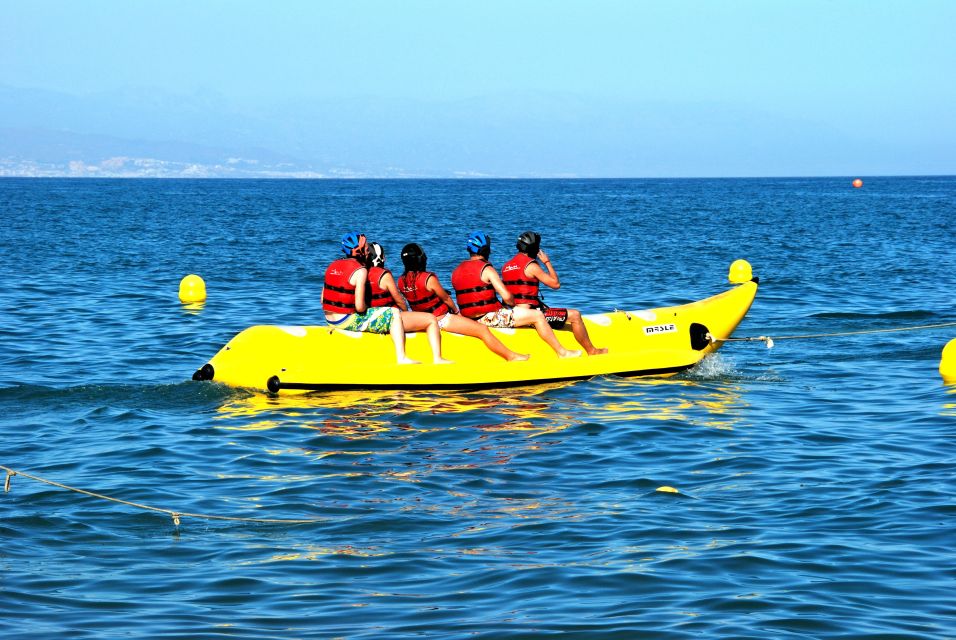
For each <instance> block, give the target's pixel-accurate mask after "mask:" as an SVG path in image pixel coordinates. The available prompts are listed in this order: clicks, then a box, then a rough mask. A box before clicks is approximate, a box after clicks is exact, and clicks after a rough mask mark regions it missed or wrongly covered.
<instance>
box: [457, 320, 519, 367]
mask: <svg viewBox="0 0 956 640" xmlns="http://www.w3.org/2000/svg"><path fill="white" fill-rule="evenodd" d="M447 318H448V319H447V320H446V322H447V324H446V325H445V331H449V332H451V333H457V334H460V335H463V336H471V337H472V338H478V339H480V340H481V341H482V342H484V343H485V346H486V347H488V348H489V349H491V350H492V351H493V352H494V353H495V354H497V355H499V356H501V357H502V358H504V359H505V360H507V361H508V362H513V361H515V360H527V359H528V358H530V357H531V356H529V355H527V354H524V353H515V352H514V351H512V350H511V349H509V348H508V347H506V346H505V345H504V343H503V342H502V341H501V340H499V339H498V338H497V337H495V335H494V334H493V333H491V329H489V328H488V327H486V326H485V325H483V324H481V323H480V322H475V321H474V320H472V319H471V318H465V317H464V316H459V315H455V314H449V315H448V316H447Z"/></svg>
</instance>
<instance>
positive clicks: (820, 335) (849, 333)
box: [707, 322, 956, 349]
mask: <svg viewBox="0 0 956 640" xmlns="http://www.w3.org/2000/svg"><path fill="white" fill-rule="evenodd" d="M943 327H956V322H944V323H942V324H924V325H919V326H916V327H896V328H894V329H867V330H865V331H841V332H839V333H805V334H802V335H793V336H777V338H776V339H777V340H805V339H811V338H833V337H837V336H861V335H865V334H869V333H893V332H895V331H918V330H920V329H940V328H943ZM707 339H708V340H709V341H710V342H766V343H767V348H768V349H772V348H773V341H774V338H771V337H770V336H752V337H747V338H715V337H714V336H712V335H711V334H709V333H708V334H707Z"/></svg>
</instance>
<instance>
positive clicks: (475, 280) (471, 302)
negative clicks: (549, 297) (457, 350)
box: [451, 231, 581, 358]
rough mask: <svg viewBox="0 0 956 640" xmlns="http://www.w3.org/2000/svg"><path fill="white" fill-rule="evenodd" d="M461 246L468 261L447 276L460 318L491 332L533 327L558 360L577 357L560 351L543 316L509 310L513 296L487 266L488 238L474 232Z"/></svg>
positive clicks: (519, 309) (521, 309)
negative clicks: (486, 328) (452, 289)
mask: <svg viewBox="0 0 956 640" xmlns="http://www.w3.org/2000/svg"><path fill="white" fill-rule="evenodd" d="M465 246H466V248H467V249H468V253H469V257H468V259H467V260H465V261H464V262H462V263H461V264H460V265H458V267H457V268H456V269H455V270H454V271H453V272H452V274H451V284H452V286H453V287H454V288H455V298H456V299H457V300H458V308H459V309H460V310H461V314H462V315H463V316H467V317H469V318H471V319H473V320H477V321H478V322H480V323H481V324H483V325H486V326H489V327H495V328H512V327H527V326H533V327H534V328H535V330H536V331H537V332H538V335H539V336H540V337H541V339H542V340H544V341H545V342H547V343H548V346H550V347H551V348H552V349H554V351H555V353H557V354H558V356H560V357H562V358H573V357H577V356H579V355H581V352H580V351H572V350H570V349H565V348H564V346H563V345H562V344H561V343H560V342H559V341H558V338H557V336H555V335H554V331H552V329H551V327H550V326H549V325H548V321H547V320H546V319H545V317H544V314H543V313H541V311H539V310H538V309H530V308H528V307H515V308H510V306H511V305H513V304H514V296H512V295H511V293H510V292H509V291H508V289H507V288H505V285H504V283H502V282H501V278H499V277H498V272H497V271H495V268H494V267H493V266H491V264H490V263H489V262H488V257H489V256H490V255H491V238H489V237H488V236H487V235H486V234H484V233H482V232H481V231H476V232H474V233H472V234H471V235H470V236H468V241H467V243H466V245H465ZM496 293H497V294H498V295H500V296H501V300H502V301H504V304H505V305H509V306H503V305H502V304H501V301H499V300H498V297H497V296H496V295H495V294H496Z"/></svg>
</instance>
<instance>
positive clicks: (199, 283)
mask: <svg viewBox="0 0 956 640" xmlns="http://www.w3.org/2000/svg"><path fill="white" fill-rule="evenodd" d="M205 299H206V283H205V282H203V280H202V278H200V277H199V276H197V275H195V274H192V273H191V274H189V275H188V276H186V277H185V278H183V279H182V282H180V283H179V301H180V302H202V301H203V300H205Z"/></svg>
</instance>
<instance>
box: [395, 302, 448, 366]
mask: <svg viewBox="0 0 956 640" xmlns="http://www.w3.org/2000/svg"><path fill="white" fill-rule="evenodd" d="M401 316H402V326H404V327H405V331H424V332H425V333H426V334H427V335H428V344H429V345H430V346H431V348H432V359H433V360H434V362H435V364H451V360H445V359H444V358H442V357H441V330H440V329H439V328H438V320H437V319H436V318H435V316H433V315H432V314H430V313H422V312H420V311H402V312H401Z"/></svg>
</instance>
